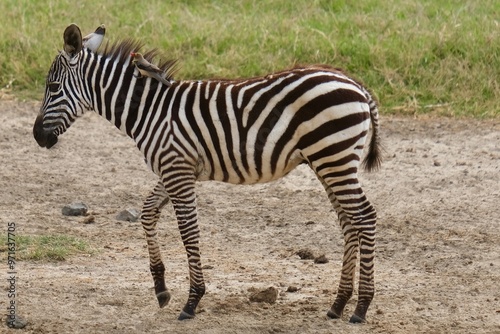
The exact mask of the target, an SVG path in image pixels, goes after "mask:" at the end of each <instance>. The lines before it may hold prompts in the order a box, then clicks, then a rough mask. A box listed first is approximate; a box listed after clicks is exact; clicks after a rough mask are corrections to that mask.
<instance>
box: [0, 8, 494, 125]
mask: <svg viewBox="0 0 500 334" xmlns="http://www.w3.org/2000/svg"><path fill="white" fill-rule="evenodd" d="M0 11H1V12H2V13H3V14H4V15H3V19H2V21H1V22H0V29H1V31H2V35H1V37H0V59H2V62H1V63H0V89H2V88H3V89H4V90H8V91H9V92H12V93H13V94H15V95H16V96H19V97H23V98H36V99H41V97H42V89H43V85H44V79H45V75H46V73H47V71H48V69H49V67H50V64H51V61H52V59H53V57H55V55H56V53H57V50H59V49H61V47H62V32H63V30H64V28H65V27H66V26H67V25H68V24H69V23H71V22H76V23H77V24H78V25H79V26H80V27H81V28H82V30H83V33H84V34H86V33H89V32H91V31H93V30H94V29H95V27H97V26H98V25H99V24H101V23H104V24H106V26H107V28H108V31H107V36H108V37H109V39H110V40H111V41H115V40H118V39H122V38H125V37H129V36H131V37H135V38H138V39H141V40H143V41H144V42H145V43H146V46H147V47H148V48H153V47H157V48H159V49H160V50H162V51H163V53H164V54H165V56H166V57H167V58H178V59H180V61H181V62H180V63H181V70H180V72H179V73H178V74H177V77H178V78H180V79H182V78H186V79H204V78H210V77H245V76H253V75H260V74H265V73H268V72H272V71H275V70H280V69H283V68H287V67H291V66H293V65H294V64H297V63H301V64H304V63H307V64H309V63H327V64H331V65H333V66H337V67H341V68H344V69H346V70H348V71H349V72H351V73H352V74H353V75H354V76H356V77H358V78H360V79H361V80H362V81H364V82H365V84H366V85H367V86H368V87H369V88H370V89H371V90H372V91H373V92H374V93H375V95H376V96H377V97H378V98H379V100H380V103H381V106H382V108H381V110H382V112H385V113H403V114H414V113H437V114H444V115H452V116H473V117H498V116H499V115H500V83H499V79H498V78H500V21H499V20H498V17H500V6H498V4H497V2H496V1H490V0H486V1H468V0H395V1H385V2H384V1H379V0H366V1H357V2H352V1H345V0H296V1H288V0H269V1H255V0H242V1H222V0H219V1H217V0H213V1H189V0H185V1H168V2H167V1H160V0H151V1H147V2H138V1H136V0H124V1H117V0H88V1H82V2H77V3H74V2H71V1H63V0H52V1H46V2H42V1H31V0H3V1H1V2H0ZM0 95H1V94H0Z"/></svg>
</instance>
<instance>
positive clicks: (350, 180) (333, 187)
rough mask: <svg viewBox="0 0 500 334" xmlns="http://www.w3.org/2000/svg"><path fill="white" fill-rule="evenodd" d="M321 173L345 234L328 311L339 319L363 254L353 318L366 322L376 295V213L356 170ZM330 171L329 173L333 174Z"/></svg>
mask: <svg viewBox="0 0 500 334" xmlns="http://www.w3.org/2000/svg"><path fill="white" fill-rule="evenodd" d="M332 174H333V175H335V177H333V178H332V177H330V178H329V177H328V174H325V175H323V176H321V175H318V176H319V179H320V180H321V182H322V183H323V186H324V187H325V189H326V192H327V194H328V197H329V199H330V201H331V203H332V205H333V207H334V208H335V210H336V211H337V213H338V216H339V220H340V226H341V228H342V233H343V234H344V257H343V263H342V272H341V278H340V282H339V289H338V293H337V297H336V299H335V301H334V303H333V305H332V307H331V309H330V310H329V311H328V316H329V317H330V318H340V317H341V315H342V312H343V309H344V307H345V305H346V304H347V302H348V300H349V299H350V298H351V296H352V292H353V286H354V279H355V272H356V262H357V255H358V253H359V254H360V267H359V285H358V303H357V306H356V309H355V311H354V314H353V315H352V317H351V318H350V322H352V323H360V322H364V321H365V319H366V312H367V310H368V307H369V305H370V303H371V301H372V299H373V295H374V291H375V289H374V248H375V225H376V212H375V209H374V208H373V206H372V205H371V203H370V202H369V201H368V199H367V198H366V196H365V195H364V193H363V190H362V189H361V186H360V185H359V182H358V180H357V176H356V173H354V174H350V175H345V176H343V177H339V176H338V174H336V173H335V174H334V173H332ZM332 174H330V175H332Z"/></svg>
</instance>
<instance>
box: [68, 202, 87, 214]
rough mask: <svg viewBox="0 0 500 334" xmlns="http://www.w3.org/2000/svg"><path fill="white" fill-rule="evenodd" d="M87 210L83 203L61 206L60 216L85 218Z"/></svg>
mask: <svg viewBox="0 0 500 334" xmlns="http://www.w3.org/2000/svg"><path fill="white" fill-rule="evenodd" d="M88 209H89V208H88V207H87V205H86V204H85V203H82V202H75V203H71V204H68V205H65V206H63V208H62V214H63V215H65V216H85V215H86V214H87V210H88Z"/></svg>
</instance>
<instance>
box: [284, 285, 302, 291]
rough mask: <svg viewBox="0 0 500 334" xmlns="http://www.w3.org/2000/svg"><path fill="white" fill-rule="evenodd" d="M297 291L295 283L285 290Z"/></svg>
mask: <svg viewBox="0 0 500 334" xmlns="http://www.w3.org/2000/svg"><path fill="white" fill-rule="evenodd" d="M297 291H299V288H297V287H296V286H295V285H290V286H289V287H288V289H286V292H297Z"/></svg>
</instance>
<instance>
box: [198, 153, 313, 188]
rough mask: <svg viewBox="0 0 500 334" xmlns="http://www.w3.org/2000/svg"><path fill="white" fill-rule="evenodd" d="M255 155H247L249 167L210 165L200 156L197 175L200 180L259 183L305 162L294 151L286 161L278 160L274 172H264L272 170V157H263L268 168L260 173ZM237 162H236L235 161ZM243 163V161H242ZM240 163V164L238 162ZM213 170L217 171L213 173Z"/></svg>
mask: <svg viewBox="0 0 500 334" xmlns="http://www.w3.org/2000/svg"><path fill="white" fill-rule="evenodd" d="M253 158H254V157H247V159H248V160H247V161H249V168H248V169H245V168H242V169H239V168H226V167H225V166H220V165H219V166H210V165H209V164H206V159H204V158H200V159H199V160H198V165H197V166H196V177H197V180H198V181H219V182H225V183H230V184H257V183H265V182H271V181H275V180H277V179H280V178H282V177H284V176H285V175H287V174H288V173H290V172H291V171H292V170H293V169H295V168H296V167H297V166H298V165H300V164H301V163H303V162H304V160H303V158H302V155H301V154H300V153H299V152H294V153H292V154H291V155H290V158H289V159H288V160H287V161H284V162H281V163H280V162H278V164H277V166H276V168H275V170H274V172H262V171H263V170H268V171H270V170H271V167H270V161H271V159H270V157H263V158H262V164H263V166H266V168H261V171H260V173H259V171H258V168H257V167H256V166H255V164H252V163H251V162H252V161H253ZM235 164H236V162H235ZM240 164H241V165H243V163H241V162H240ZM236 165H239V164H236ZM212 170H214V171H215V172H214V173H212Z"/></svg>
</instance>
